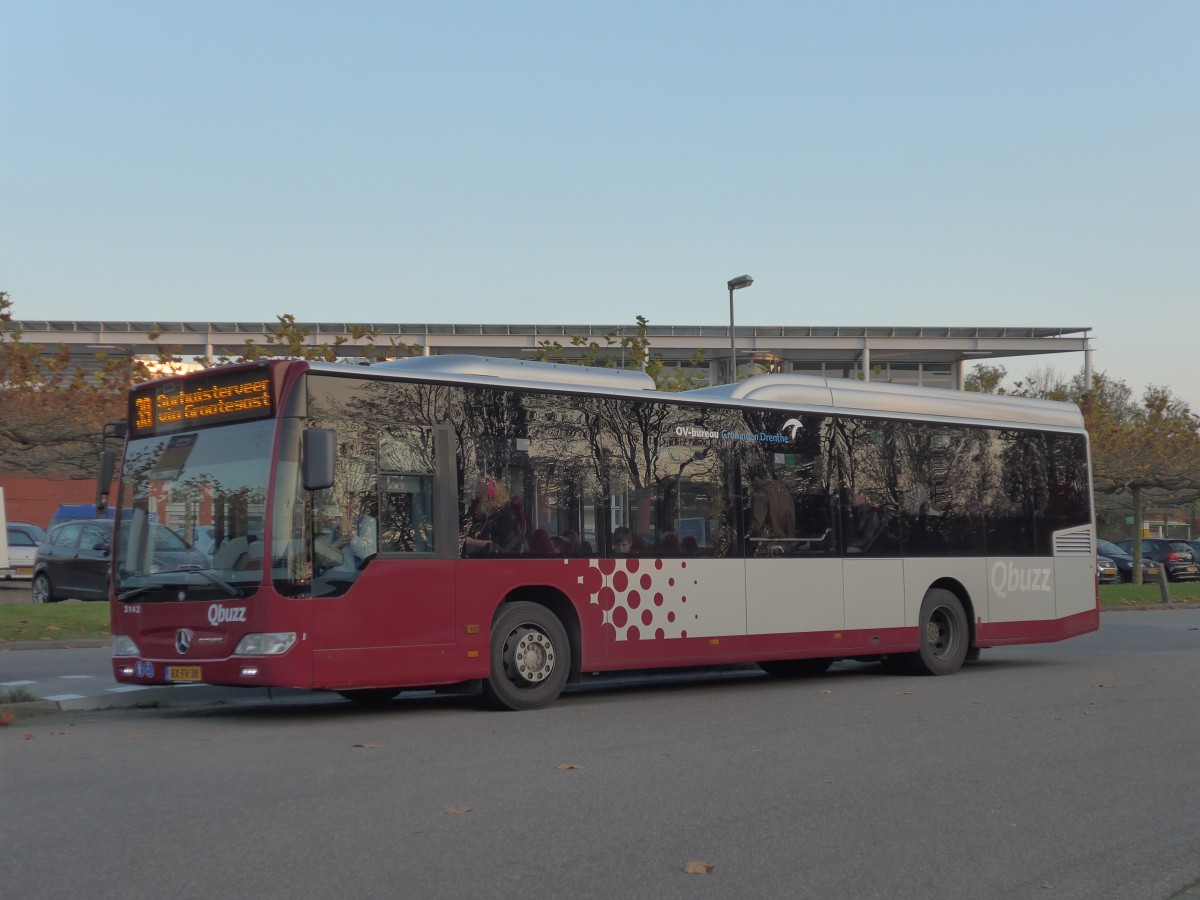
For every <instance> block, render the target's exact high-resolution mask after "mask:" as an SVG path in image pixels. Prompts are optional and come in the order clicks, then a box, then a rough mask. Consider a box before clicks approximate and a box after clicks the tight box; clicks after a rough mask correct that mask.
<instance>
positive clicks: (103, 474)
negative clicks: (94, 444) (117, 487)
mask: <svg viewBox="0 0 1200 900" xmlns="http://www.w3.org/2000/svg"><path fill="white" fill-rule="evenodd" d="M116 467H117V455H116V454H115V453H113V452H112V451H111V450H101V451H100V471H99V473H98V476H97V478H96V513H97V514H100V515H103V513H104V510H105V509H107V508H108V495H109V493H110V492H111V491H112V480H113V472H114V471H115V470H116Z"/></svg>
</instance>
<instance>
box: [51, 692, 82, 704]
mask: <svg viewBox="0 0 1200 900" xmlns="http://www.w3.org/2000/svg"><path fill="white" fill-rule="evenodd" d="M42 699H43V700H53V701H54V702H55V703H61V702H62V701H63V700H82V699H83V694H51V695H50V696H49V697H43V698H42Z"/></svg>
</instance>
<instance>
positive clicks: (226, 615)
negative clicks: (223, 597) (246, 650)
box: [208, 603, 246, 626]
mask: <svg viewBox="0 0 1200 900" xmlns="http://www.w3.org/2000/svg"><path fill="white" fill-rule="evenodd" d="M245 621H246V607H244V606H221V605H220V604H219V603H214V604H213V605H212V606H210V607H209V608H208V624H209V625H214V626H216V625H221V624H223V623H225V622H245Z"/></svg>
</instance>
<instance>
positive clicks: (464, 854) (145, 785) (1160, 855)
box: [0, 610, 1200, 900]
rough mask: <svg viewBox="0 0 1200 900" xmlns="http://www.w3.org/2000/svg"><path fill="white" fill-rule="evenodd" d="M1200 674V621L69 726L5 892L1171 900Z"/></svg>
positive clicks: (79, 715)
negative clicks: (908, 656) (524, 707)
mask: <svg viewBox="0 0 1200 900" xmlns="http://www.w3.org/2000/svg"><path fill="white" fill-rule="evenodd" d="M57 652H58V653H60V654H64V655H65V656H66V657H67V658H82V657H73V656H72V654H74V653H75V652H76V651H57ZM53 653H54V651H13V652H10V653H7V654H2V655H0V665H2V666H3V667H4V671H5V679H0V680H6V679H7V676H8V674H11V668H12V667H13V666H14V665H26V663H21V660H22V658H24V659H31V657H33V656H47V655H53ZM14 661H15V662H14ZM33 664H34V663H33V662H32V661H31V662H29V663H28V665H33ZM60 668H61V667H60ZM1197 676H1200V611H1192V610H1188V611H1175V612H1168V611H1163V612H1153V613H1128V612H1122V613H1107V614H1105V615H1104V616H1103V626H1102V629H1101V631H1100V632H1099V633H1098V634H1095V635H1088V636H1085V637H1083V638H1080V639H1077V640H1074V641H1070V642H1066V643H1063V644H1057V645H1045V646H1035V647H1020V648H1010V649H998V650H993V651H988V652H985V653H984V656H983V660H982V661H981V662H980V663H978V664H976V665H973V666H969V667H968V668H966V669H964V670H963V672H961V673H960V674H958V675H956V676H953V677H950V678H914V677H903V676H891V675H886V674H884V673H882V672H881V671H880V669H879V667H878V666H873V665H855V664H848V665H843V666H839V667H837V668H835V669H834V670H832V671H831V672H830V673H829V674H827V675H826V676H822V677H820V678H817V679H810V680H801V681H772V680H769V679H766V678H763V677H757V676H751V675H747V674H738V673H732V674H728V675H723V676H719V677H711V678H707V679H698V678H694V677H693V678H688V679H682V680H678V681H669V682H663V681H656V682H655V681H652V682H646V683H642V684H640V685H637V686H631V685H629V684H625V685H622V686H607V687H591V688H588V689H585V690H580V691H575V692H573V693H571V694H568V695H566V696H564V697H563V698H562V699H561V700H560V701H559V702H558V703H557V704H555V705H554V706H553V707H551V708H550V709H547V710H544V711H540V712H535V713H487V712H482V711H480V710H479V709H478V708H477V706H476V705H475V703H474V702H473V701H471V700H468V699H462V698H449V699H448V698H418V699H408V700H406V699H401V700H399V701H394V702H393V703H391V704H389V705H388V706H387V707H385V708H382V709H366V710H364V709H359V708H355V707H353V706H351V705H350V704H348V703H344V702H341V701H334V700H332V699H329V698H327V697H326V696H325V695H312V696H306V697H305V698H304V699H303V702H299V703H296V702H280V701H277V702H274V703H264V702H253V703H242V704H236V705H228V704H225V705H217V706H214V705H199V706H192V707H190V708H153V709H124V710H109V711H105V712H87V711H72V712H56V713H52V714H50V715H47V716H44V717H38V718H33V719H29V720H25V721H22V722H18V723H17V724H16V725H13V726H10V727H7V728H0V753H2V763H3V764H2V766H0V798H2V799H0V806H2V812H0V846H3V847H4V848H5V851H6V854H5V855H6V857H7V862H6V865H5V872H4V876H3V878H4V881H3V885H4V889H3V890H4V895H5V896H13V897H21V896H31V897H39V898H48V900H49V898H60V897H61V898H66V897H72V898H74V897H79V896H88V897H123V898H141V897H146V898H151V897H153V898H155V900H159V898H162V897H171V898H173V900H184V898H192V897H196V898H199V897H205V898H210V897H213V896H229V897H250V896H254V897H263V898H272V897H327V896H342V895H344V896H361V897H383V896H388V897H392V896H401V897H414V898H415V897H419V898H426V897H447V898H459V897H467V896H476V897H487V898H493V897H502V898H507V897H513V898H517V897H520V898H526V897H535V898H546V897H581V898H623V897H647V898H675V897H679V898H709V897H721V898H725V897H737V898H742V897H764V898H773V897H780V898H782V897H801V898H807V897H813V898H828V897H856V898H857V897H886V898H908V897H913V898H918V897H919V898H940V897H947V898H949V897H954V898H961V897H972V898H1004V900H1008V898H1023V897H1037V898H1042V900H1045V898H1089V900H1103V898H1114V900H1115V898H1120V900H1137V898H1154V900H1162V898H1169V897H1173V896H1182V894H1181V893H1180V892H1181V891H1185V890H1186V889H1187V886H1188V885H1192V884H1195V883H1196V882H1197V881H1198V880H1200V853H1198V852H1197V850H1196V845H1197V844H1196V842H1197V837H1196V835H1197V822H1198V821H1200V817H1198V816H1197V811H1196V804H1197V799H1198V797H1200V792H1198V791H1197V789H1196V779H1197V774H1196V773H1197V762H1198V759H1200V757H1198V755H1197V750H1196V748H1197V746H1200V716H1197V715H1196V712H1197V703H1196V698H1197V687H1196V684H1197ZM197 699H199V697H198V695H197ZM692 861H696V862H703V863H706V864H708V865H711V866H713V867H714V868H713V869H712V871H711V872H709V873H708V874H697V875H691V874H686V873H685V871H684V870H685V867H686V866H687V865H688V863H689V862H692ZM1189 896H1193V895H1189Z"/></svg>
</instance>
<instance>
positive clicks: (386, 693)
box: [338, 688, 400, 706]
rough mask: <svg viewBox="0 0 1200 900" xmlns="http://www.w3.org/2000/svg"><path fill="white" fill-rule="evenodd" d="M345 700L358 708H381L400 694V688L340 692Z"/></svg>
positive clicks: (360, 689) (359, 689)
mask: <svg viewBox="0 0 1200 900" xmlns="http://www.w3.org/2000/svg"><path fill="white" fill-rule="evenodd" d="M338 693H339V694H341V695H342V697H343V698H345V699H346V700H349V701H350V702H351V703H354V704H357V705H358V706H381V705H382V704H384V703H387V702H388V701H389V700H391V699H392V698H393V697H395V696H396V695H397V694H398V693H400V691H399V689H398V688H358V689H357V690H353V691H338Z"/></svg>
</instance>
